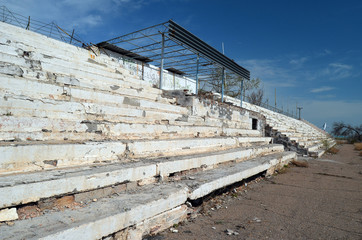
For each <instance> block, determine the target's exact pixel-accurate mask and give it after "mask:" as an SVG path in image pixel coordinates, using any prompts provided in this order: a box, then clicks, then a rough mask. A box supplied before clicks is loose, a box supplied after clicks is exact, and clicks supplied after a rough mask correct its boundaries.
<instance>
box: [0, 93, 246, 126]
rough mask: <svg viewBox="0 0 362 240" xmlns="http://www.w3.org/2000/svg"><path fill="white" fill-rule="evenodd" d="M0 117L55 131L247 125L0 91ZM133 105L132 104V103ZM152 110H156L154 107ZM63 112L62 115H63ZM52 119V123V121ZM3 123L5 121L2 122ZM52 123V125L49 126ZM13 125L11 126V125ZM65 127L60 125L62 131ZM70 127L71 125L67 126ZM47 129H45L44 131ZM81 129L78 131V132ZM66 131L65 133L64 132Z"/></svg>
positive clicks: (126, 103)
mask: <svg viewBox="0 0 362 240" xmlns="http://www.w3.org/2000/svg"><path fill="white" fill-rule="evenodd" d="M0 98H3V99H5V100H4V101H1V102H0V115H3V116H4V118H9V119H10V118H13V119H16V118H19V119H18V120H15V121H16V122H18V123H20V122H21V121H23V120H24V122H23V123H21V124H25V125H26V124H27V123H28V122H29V121H28V120H30V119H31V118H33V117H38V118H47V119H40V120H39V123H41V122H44V123H45V121H49V124H51V125H53V124H55V125H54V127H55V128H56V126H57V121H58V122H59V121H60V122H67V121H74V123H70V122H69V123H70V124H72V125H74V124H76V125H79V124H80V122H82V121H91V122H92V121H94V122H102V121H105V122H110V123H112V122H113V123H114V122H116V123H147V124H154V123H156V124H159V123H163V122H164V121H166V122H167V123H168V124H171V125H199V126H214V127H219V128H221V127H229V128H238V129H250V128H251V127H250V126H249V123H248V122H245V121H244V122H242V121H239V122H236V121H230V120H228V119H213V118H203V117H201V116H189V115H186V114H182V113H179V112H166V111H162V110H158V109H146V108H144V109H142V107H141V106H134V105H132V104H131V102H132V100H131V99H128V100H127V98H125V99H124V100H123V102H125V103H118V104H117V105H112V106H108V105H104V104H98V103H88V102H68V101H66V100H64V101H59V100H53V99H33V98H29V97H26V96H22V95H8V93H4V92H3V91H1V90H0ZM134 103H136V102H134ZM155 106H158V105H157V104H155ZM65 110H66V111H65ZM53 119H56V120H53ZM5 120H6V119H5ZM50 122H54V123H50ZM32 124H33V123H32ZM14 125H15V123H14ZM66 127H67V124H62V128H66ZM70 127H71V125H70ZM45 129H47V127H45ZM80 129H82V127H81V128H80ZM67 131H68V130H67Z"/></svg>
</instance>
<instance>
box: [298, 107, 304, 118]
mask: <svg viewBox="0 0 362 240" xmlns="http://www.w3.org/2000/svg"><path fill="white" fill-rule="evenodd" d="M297 108H298V110H299V120H301V118H300V110H302V109H303V108H302V107H297Z"/></svg>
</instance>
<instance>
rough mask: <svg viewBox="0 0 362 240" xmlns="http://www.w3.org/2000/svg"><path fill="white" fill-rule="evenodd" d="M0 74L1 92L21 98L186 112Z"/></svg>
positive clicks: (143, 100)
mask: <svg viewBox="0 0 362 240" xmlns="http://www.w3.org/2000/svg"><path fill="white" fill-rule="evenodd" d="M0 76H1V78H0V83H1V87H0V89H1V90H2V91H1V94H2V95H5V96H7V97H10V96H12V95H14V96H19V95H20V96H22V98H23V99H29V100H41V101H47V100H57V101H66V102H79V103H83V104H84V103H97V104H100V105H103V104H104V105H107V106H119V105H127V106H126V107H129V106H134V107H139V108H142V109H154V110H158V111H165V112H173V113H179V114H188V110H187V108H185V107H180V106H176V105H172V104H169V103H162V102H155V101H150V100H145V99H139V98H134V97H127V96H122V95H120V94H118V93H111V92H102V91H97V90H86V89H80V88H78V87H76V86H72V87H69V86H68V87H64V86H57V85H54V84H49V83H43V82H39V81H35V80H34V81H33V80H29V79H24V78H21V77H11V76H7V75H4V74H0ZM19 89H21V90H19ZM18 98H20V97H18Z"/></svg>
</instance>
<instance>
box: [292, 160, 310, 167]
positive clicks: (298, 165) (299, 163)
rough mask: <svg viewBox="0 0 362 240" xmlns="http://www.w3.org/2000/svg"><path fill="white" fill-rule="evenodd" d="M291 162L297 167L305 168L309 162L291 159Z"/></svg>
mask: <svg viewBox="0 0 362 240" xmlns="http://www.w3.org/2000/svg"><path fill="white" fill-rule="evenodd" d="M291 163H292V164H293V165H294V166H297V167H305V168H307V167H309V164H308V162H306V161H298V160H292V161H291Z"/></svg>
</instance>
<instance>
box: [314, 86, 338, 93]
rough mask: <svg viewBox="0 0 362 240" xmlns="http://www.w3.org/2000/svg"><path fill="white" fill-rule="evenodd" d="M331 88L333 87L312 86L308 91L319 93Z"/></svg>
mask: <svg viewBox="0 0 362 240" xmlns="http://www.w3.org/2000/svg"><path fill="white" fill-rule="evenodd" d="M333 89H334V87H328V86H323V87H320V88H314V89H312V90H310V92H311V93H321V92H327V91H331V90H333Z"/></svg>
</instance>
